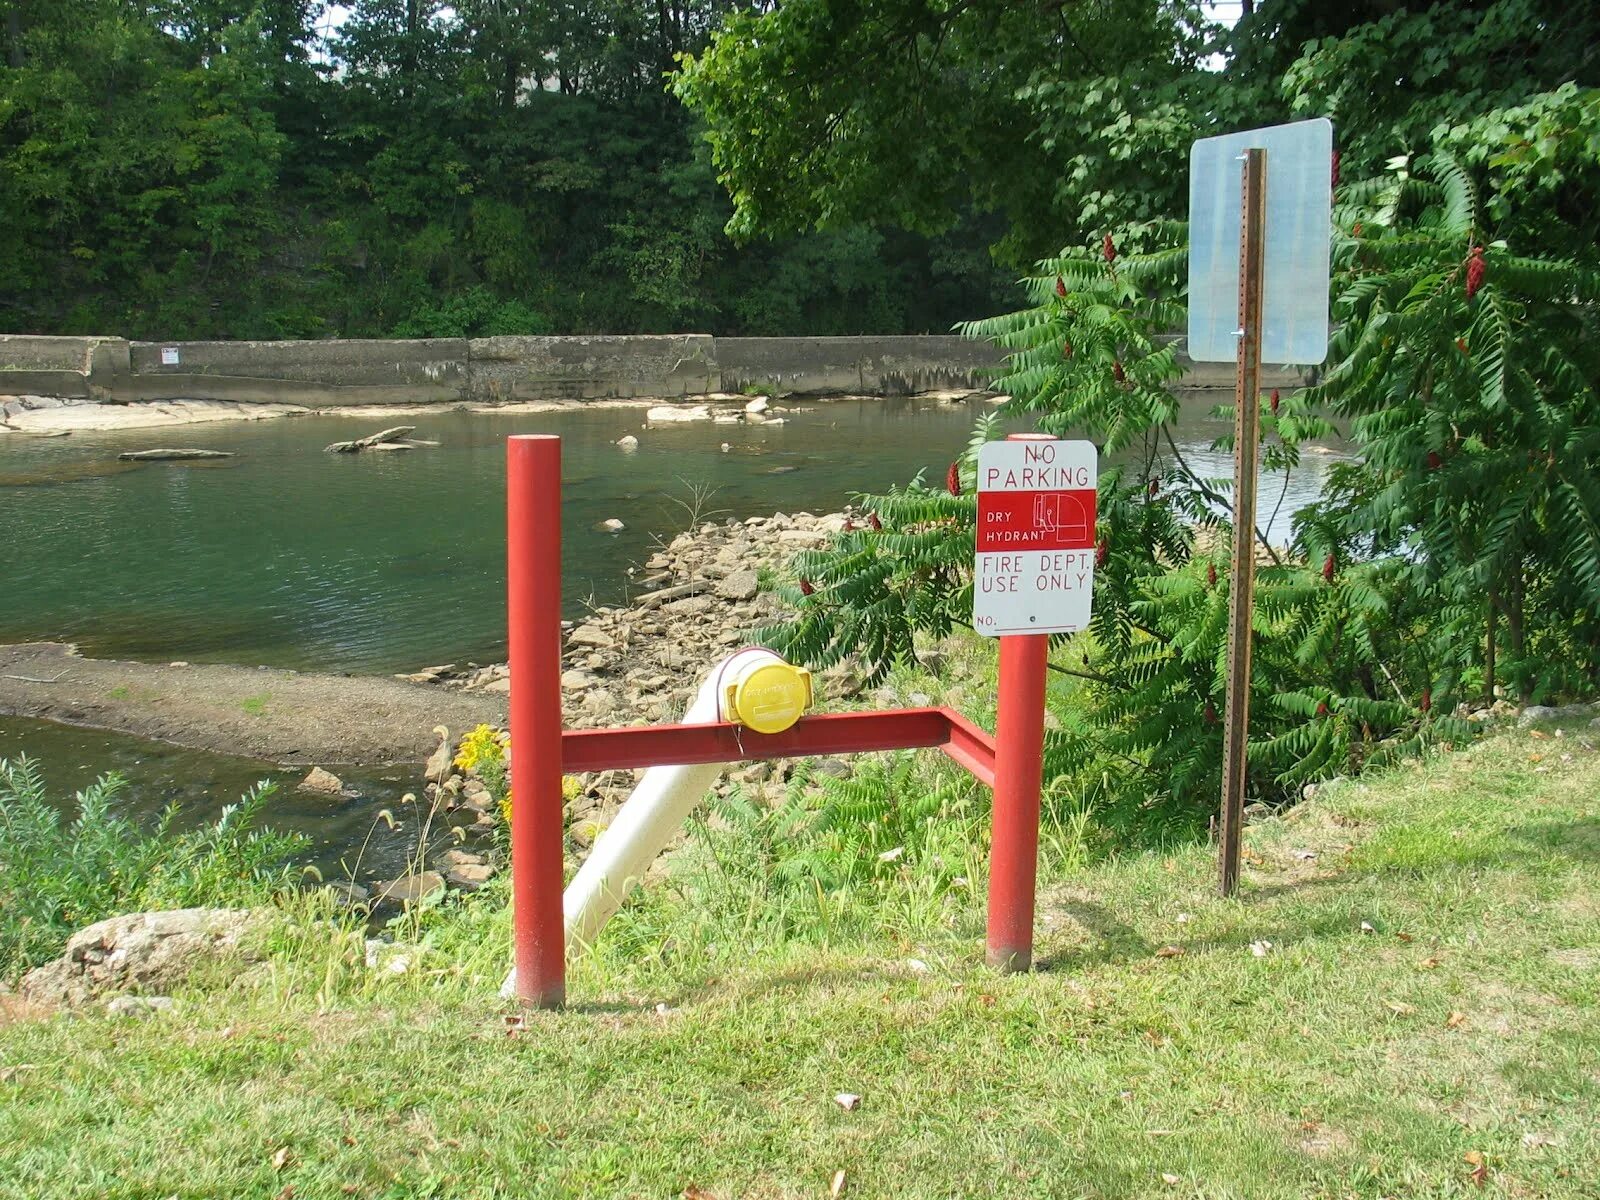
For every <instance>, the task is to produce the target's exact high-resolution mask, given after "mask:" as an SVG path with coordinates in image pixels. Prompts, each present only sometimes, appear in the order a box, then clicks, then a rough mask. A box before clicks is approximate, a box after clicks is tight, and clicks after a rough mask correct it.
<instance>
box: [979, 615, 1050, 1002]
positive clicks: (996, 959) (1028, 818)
mask: <svg viewBox="0 0 1600 1200" xmlns="http://www.w3.org/2000/svg"><path fill="white" fill-rule="evenodd" d="M1049 650H1050V638H1049V635H1047V634H1037V633H1030V634H1018V635H1014V636H1009V637H1002V638H1001V639H1000V697H999V699H1000V708H999V714H998V716H997V718H996V721H995V733H994V829H993V835H992V845H991V847H990V851H989V955H988V957H989V965H990V966H992V967H998V968H999V969H1000V970H1002V971H1026V970H1027V969H1028V968H1029V967H1031V966H1032V965H1033V905H1034V887H1035V882H1036V877H1037V875H1038V870H1039V789H1040V787H1041V785H1042V783H1043V774H1044V677H1045V661H1046V659H1047V657H1048V654H1049Z"/></svg>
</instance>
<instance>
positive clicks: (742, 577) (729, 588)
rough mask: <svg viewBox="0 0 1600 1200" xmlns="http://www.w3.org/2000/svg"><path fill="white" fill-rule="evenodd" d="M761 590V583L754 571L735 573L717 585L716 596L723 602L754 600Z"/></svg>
mask: <svg viewBox="0 0 1600 1200" xmlns="http://www.w3.org/2000/svg"><path fill="white" fill-rule="evenodd" d="M760 590H761V582H760V580H759V579H757V578H756V573H755V572H754V571H735V572H734V573H733V574H731V575H729V576H728V577H727V578H726V579H724V580H723V581H722V582H721V583H719V584H717V595H719V596H721V597H722V598H723V599H725V600H750V599H754V597H755V595H756V593H757V592H759V591H760Z"/></svg>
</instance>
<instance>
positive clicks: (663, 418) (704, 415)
mask: <svg viewBox="0 0 1600 1200" xmlns="http://www.w3.org/2000/svg"><path fill="white" fill-rule="evenodd" d="M644 419H645V420H647V421H649V422H650V423H651V424H652V425H660V424H664V423H666V422H670V421H709V420H711V407H710V406H709V405H706V404H694V405H689V406H686V407H680V406H676V405H671V404H658V405H656V406H655V407H654V408H651V409H647V410H646V411H645V414H644Z"/></svg>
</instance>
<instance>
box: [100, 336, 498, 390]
mask: <svg viewBox="0 0 1600 1200" xmlns="http://www.w3.org/2000/svg"><path fill="white" fill-rule="evenodd" d="M129 358H130V363H131V367H132V379H131V383H130V387H129V389H128V393H127V396H126V398H127V399H130V400H233V401H241V402H244V403H277V404H304V405H308V406H310V407H316V406H318V405H324V404H408V403H413V404H423V403H437V402H439V401H451V400H464V399H466V397H467V341H466V339H465V338H437V339H418V340H407V339H398V338H397V339H394V340H384V341H378V340H371V341H317V342H133V343H131V344H130V350H129ZM120 398H121V397H119V399H120Z"/></svg>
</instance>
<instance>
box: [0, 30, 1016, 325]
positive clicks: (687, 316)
mask: <svg viewBox="0 0 1600 1200" xmlns="http://www.w3.org/2000/svg"><path fill="white" fill-rule="evenodd" d="M731 7H733V6H732V5H731V4H730V3H729V2H728V0H690V2H688V3H683V4H675V5H666V4H656V3H645V2H644V0H585V2H584V3H568V2H566V0H468V2H463V3H456V4H450V5H446V4H442V3H439V2H438V0H404V2H402V0H357V2H356V3H354V4H353V5H350V6H349V13H348V16H347V17H346V18H345V19H344V20H343V21H342V22H340V23H339V24H338V25H337V26H334V25H333V24H331V23H330V22H329V20H328V18H327V16H326V15H325V13H326V10H327V9H328V6H327V5H325V4H323V3H322V0H252V2H250V3H244V4H224V3H219V2H217V0H159V2H156V3H145V2H142V0H13V2H12V3H11V4H9V5H8V6H7V10H6V11H7V22H6V24H5V26H4V28H0V46H3V50H0V207H3V208H4V210H5V212H6V221H5V222H4V224H3V226H0V329H4V330H10V331H28V332H43V333H48V332H62V333H84V332H93V333H111V332H115V333H121V334H125V335H128V336H145V337H174V336H190V337H206V336H219V337H251V336H254V337H321V336H330V335H344V336H374V335H388V334H402V335H413V336H423V335H459V334H474V335H477V334H490V333H538V332H630V331H665V330H682V329H699V330H704V331H708V332H712V333H740V332H745V333H815V334H841V333H868V332H899V331H906V332H917V331H928V330H932V331H935V332H943V331H945V330H947V329H948V328H949V327H950V325H951V324H952V323H953V322H954V321H956V320H957V319H959V318H960V317H962V316H965V315H969V314H970V313H972V312H975V311H977V312H984V311H993V310H995V309H996V308H998V307H1000V306H1001V305H1002V304H1003V303H1005V301H1003V300H1001V297H1002V296H1005V295H1007V294H1008V293H1007V289H1008V288H1009V286H1010V280H1009V272H999V271H997V269H996V268H995V267H994V265H993V264H992V262H991V261H990V259H989V256H988V252H987V245H988V243H989V242H990V241H991V240H993V238H994V237H995V236H996V232H995V229H994V227H993V225H992V223H991V222H989V221H987V220H986V219H984V218H983V217H982V216H980V215H977V214H976V213H975V212H974V213H969V214H968V215H966V216H965V217H964V218H963V220H962V221H961V222H959V223H958V227H957V228H954V229H952V230H950V231H949V232H947V233H942V234H940V235H938V236H933V237H928V236H922V235H919V234H913V233H905V232H901V231H898V230H896V229H895V228H893V227H892V226H891V225H890V224H889V223H887V222H857V223H851V224H844V225H841V226H840V227H838V228H835V229H832V230H830V231H828V232H826V233H819V234H813V235H809V236H799V237H785V238H782V239H781V240H778V241H775V242H762V243H760V244H753V245H750V246H747V247H743V248H739V247H736V246H735V245H734V244H733V242H732V241H731V240H730V238H729V237H728V235H727V234H726V233H724V232H723V226H724V224H725V223H726V221H727V219H728V216H729V208H728V204H727V201H726V199H725V198H724V196H723V195H722V192H721V189H720V188H719V187H718V185H717V183H716V180H715V178H714V176H713V172H712V169H711V166H710V163H709V161H708V155H707V152H706V150H705V149H704V147H703V145H702V143H701V140H700V138H699V136H698V134H697V132H696V130H695V127H694V124H693V118H692V116H691V114H689V113H688V112H687V111H686V110H685V109H684V108H683V107H682V105H680V104H679V103H678V102H677V101H676V100H674V99H673V98H672V97H671V96H670V95H669V94H668V92H667V90H666V86H665V82H664V77H665V73H666V72H667V71H669V70H670V69H671V67H672V65H673V60H674V56H675V55H676V54H677V53H679V52H680V51H689V50H694V49H696V48H698V47H699V46H700V45H701V44H702V43H703V41H704V39H705V38H706V36H707V34H708V31H709V29H710V28H711V27H712V26H713V25H714V24H715V23H716V22H717V21H718V20H720V19H721V17H722V16H723V14H724V13H725V12H726V11H728V10H729V9H730V8H731Z"/></svg>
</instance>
